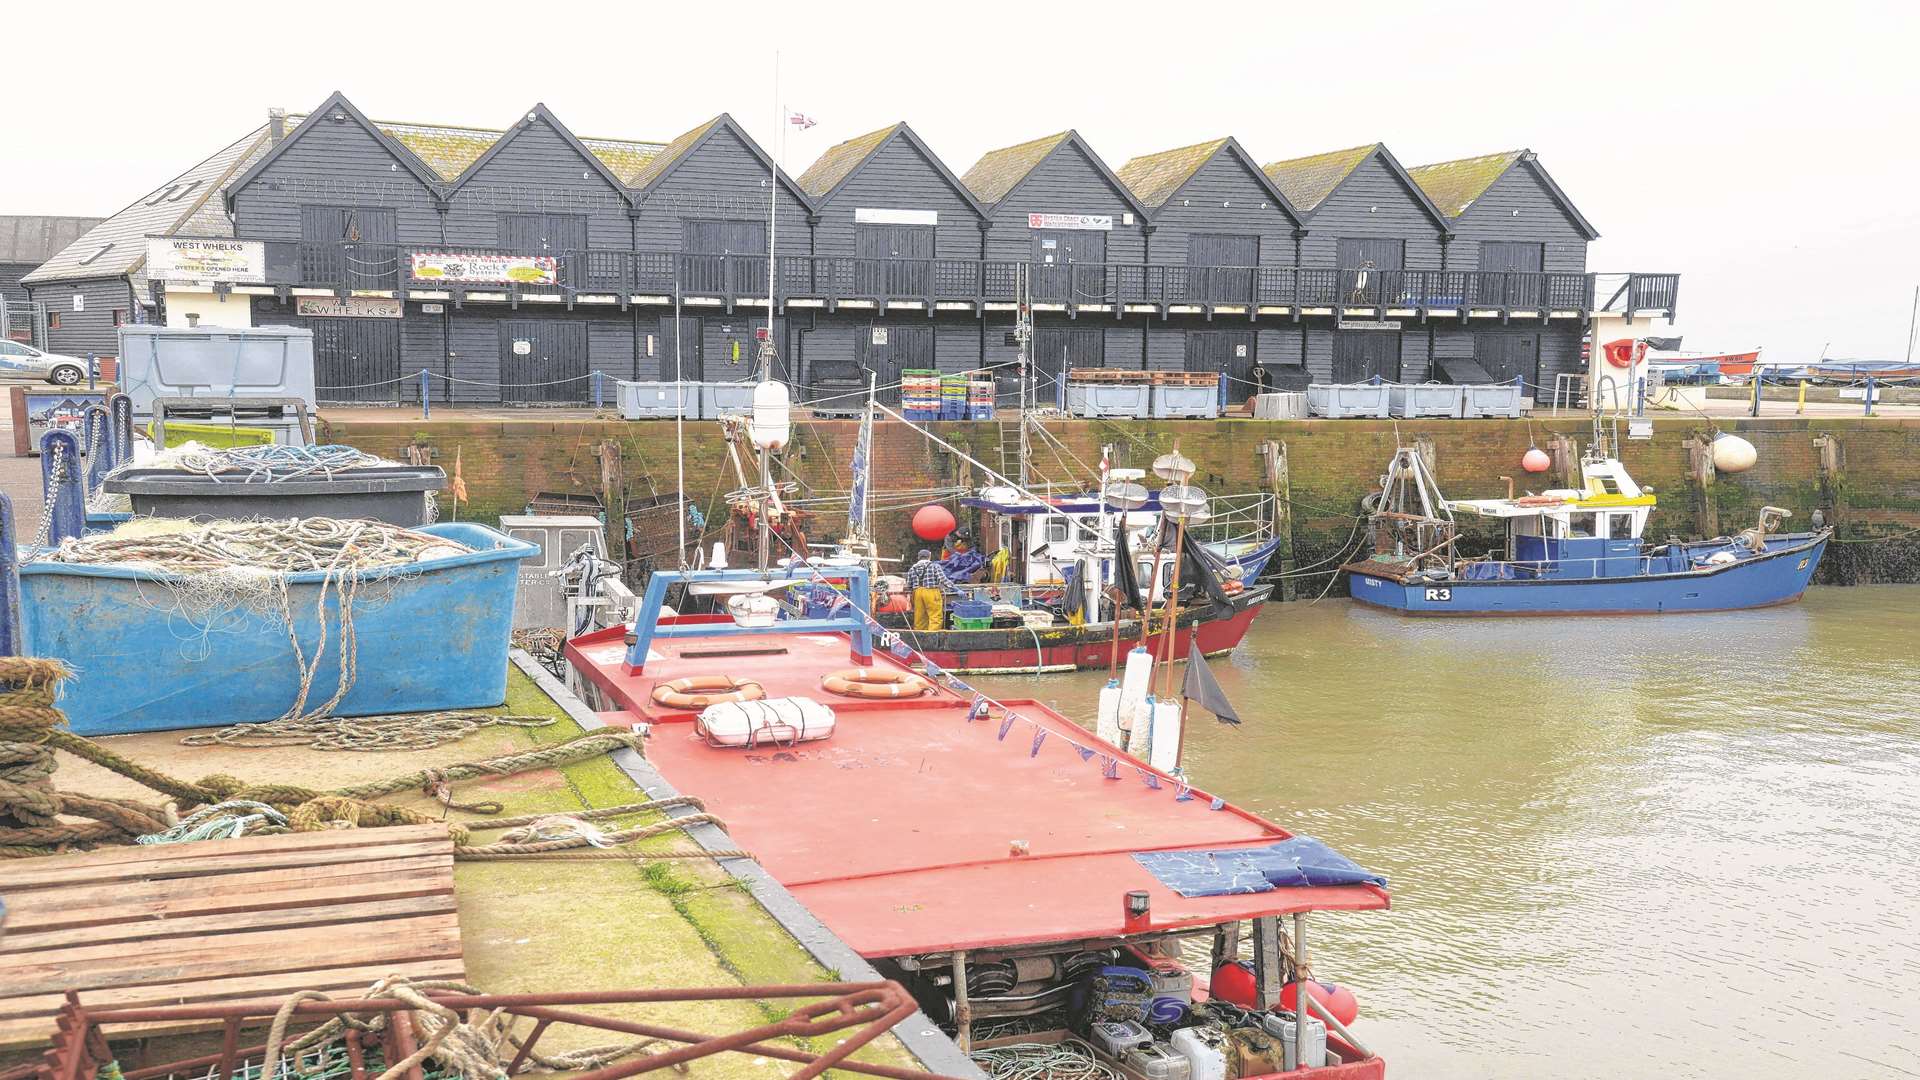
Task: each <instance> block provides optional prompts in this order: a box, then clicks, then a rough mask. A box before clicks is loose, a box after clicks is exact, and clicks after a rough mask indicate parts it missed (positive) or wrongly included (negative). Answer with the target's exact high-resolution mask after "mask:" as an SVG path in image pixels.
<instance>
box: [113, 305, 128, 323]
mask: <svg viewBox="0 0 1920 1080" xmlns="http://www.w3.org/2000/svg"><path fill="white" fill-rule="evenodd" d="M113 325H115V326H125V325H127V309H126V308H114V309H113Z"/></svg>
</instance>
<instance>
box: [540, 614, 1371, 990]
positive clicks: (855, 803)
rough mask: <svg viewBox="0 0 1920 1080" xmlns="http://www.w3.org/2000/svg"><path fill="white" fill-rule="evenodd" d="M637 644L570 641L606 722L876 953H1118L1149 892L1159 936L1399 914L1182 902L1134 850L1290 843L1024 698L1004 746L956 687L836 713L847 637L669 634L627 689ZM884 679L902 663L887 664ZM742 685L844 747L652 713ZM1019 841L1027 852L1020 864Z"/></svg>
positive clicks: (1225, 899)
mask: <svg viewBox="0 0 1920 1080" xmlns="http://www.w3.org/2000/svg"><path fill="white" fill-rule="evenodd" d="M623 638H624V630H623V628H621V627H613V628H611V629H609V630H606V631H601V632H597V633H594V634H589V635H586V636H584V637H580V638H576V639H574V640H573V641H572V642H571V643H570V644H569V645H568V650H567V651H568V655H569V657H570V658H571V659H572V660H573V661H574V663H575V665H576V666H577V667H578V668H579V670H580V671H581V673H582V674H583V675H584V676H586V677H587V678H588V679H589V680H590V681H592V682H593V683H594V684H595V685H596V686H598V687H599V688H600V689H601V690H603V691H605V692H606V694H607V695H608V696H609V697H610V698H612V699H613V700H614V701H615V702H617V703H618V704H619V705H620V707H621V709H622V712H620V713H618V714H612V715H607V716H606V718H607V719H608V720H609V721H610V722H614V723H621V722H625V723H637V722H648V723H651V724H652V725H653V726H652V727H651V729H650V735H649V739H648V742H647V751H646V753H647V759H648V760H649V761H650V762H651V763H652V764H653V765H654V767H655V768H657V769H659V770H660V772H661V774H662V775H663V776H665V777H666V778H667V779H668V780H669V781H670V782H671V783H672V784H673V785H674V786H675V787H677V788H678V789H680V790H681V791H684V792H687V793H690V794H694V795H698V796H699V797H700V798H701V799H702V800H703V801H704V802H705V803H706V806H707V809H708V811H709V812H711V813H714V814H717V815H718V816H719V817H720V818H721V819H722V820H724V821H725V822H726V826H727V830H728V832H729V834H730V835H731V836H732V837H733V839H734V840H735V841H736V842H737V843H738V844H739V845H740V846H741V847H742V848H744V849H746V850H748V851H751V852H753V853H754V855H755V857H756V858H758V859H759V861H760V862H761V864H762V865H763V866H765V867H766V868H767V870H768V872H769V873H771V874H772V875H773V876H774V877H775V878H777V879H779V881H780V882H781V883H782V884H784V885H785V886H786V887H787V888H788V889H789V890H791V891H792V892H793V894H794V895H795V896H796V897H797V898H798V899H799V900H800V902H801V903H803V904H805V905H806V906H807V907H808V908H810V909H812V911H813V912H814V913H815V914H817V915H818V916H819V917H820V919H821V920H822V921H823V922H825V923H826V924H827V925H828V926H829V927H831V928H832V929H833V931H834V932H835V933H836V934H838V935H839V936H840V937H841V938H843V939H844V940H846V942H847V943H848V944H850V945H852V946H853V947H854V948H855V949H856V950H858V951H859V952H861V953H863V954H865V955H867V956H900V955H908V954H920V953H941V952H948V951H952V950H955V949H981V948H996V947H1011V946H1017V945H1031V944H1040V943H1050V942H1056V941H1058V942H1068V941H1077V940H1085V939H1089V938H1108V937H1119V936H1122V935H1123V934H1124V933H1125V929H1124V926H1123V914H1124V913H1123V907H1124V898H1125V894H1126V893H1127V891H1128V890H1132V889H1144V890H1146V892H1147V893H1148V895H1149V897H1150V899H1151V904H1152V915H1151V930H1152V931H1155V932H1160V931H1166V930H1172V929H1183V928H1189V927H1194V928H1197V927H1204V926H1211V925H1216V924H1219V923H1223V922H1229V921H1233V920H1237V919H1249V918H1254V917H1257V916H1263V915H1279V914H1288V913H1292V912H1296V911H1307V910H1329V909H1336V910H1363V909H1374V908H1384V907H1386V906H1387V903H1388V896H1387V892H1386V890H1385V889H1381V888H1376V887H1374V886H1371V885H1343V886H1313V887H1304V888H1276V889H1273V890H1271V891H1268V892H1261V893H1242V894H1234V895H1227V896H1207V897H1183V896H1181V895H1180V894H1179V893H1178V892H1175V891H1174V890H1172V889H1170V888H1168V887H1167V886H1166V885H1163V884H1162V883H1161V882H1160V881H1159V880H1158V879H1157V878H1155V877H1154V876H1153V874H1151V873H1149V872H1148V871H1147V870H1146V868H1144V867H1143V866H1141V864H1140V863H1139V862H1137V861H1136V860H1135V859H1134V857H1133V856H1134V854H1135V853H1136V852H1149V851H1182V850H1188V849H1222V848H1240V847H1264V846H1267V845H1270V844H1273V843H1275V842H1277V841H1280V840H1283V839H1285V838H1287V837H1288V836H1289V835H1291V834H1289V833H1288V832H1287V831H1286V830H1284V829H1282V828H1280V827H1279V826H1278V825H1274V824H1272V823H1270V822H1267V821H1265V820H1263V819H1261V818H1259V817H1257V816H1255V815H1254V814H1252V813H1249V812H1248V811H1245V810H1242V809H1240V808H1238V807H1235V806H1231V805H1223V807H1222V808H1221V809H1219V810H1213V809H1211V808H1210V807H1211V803H1212V796H1211V795H1209V794H1207V793H1204V792H1200V791H1197V790H1196V791H1194V792H1192V796H1193V797H1192V798H1190V799H1185V800H1181V799H1178V798H1176V796H1177V795H1178V794H1179V792H1180V784H1179V782H1178V781H1177V780H1175V779H1173V778H1172V777H1170V776H1168V775H1166V774H1165V773H1159V772H1156V771H1154V770H1152V769H1150V768H1149V767H1148V766H1146V765H1145V764H1143V763H1139V762H1136V761H1134V760H1133V759H1132V758H1129V757H1126V756H1125V755H1124V754H1122V753H1121V752H1120V751H1118V750H1116V749H1114V748H1113V747H1111V746H1109V745H1108V744H1106V743H1103V742H1101V741H1100V740H1099V739H1098V738H1096V737H1095V736H1094V735H1093V734H1092V733H1090V732H1088V731H1086V730H1085V729H1083V728H1081V727H1080V726H1079V725H1077V724H1075V723H1073V722H1072V721H1070V720H1068V719H1066V718H1065V717H1064V716H1062V715H1060V714H1059V713H1057V712H1054V711H1053V710H1052V709H1049V708H1047V707H1046V706H1044V705H1041V704H1038V703H1036V702H1032V701H1018V702H1008V704H1009V705H1011V706H1013V707H1014V709H1015V710H1016V711H1017V713H1018V715H1019V716H1020V717H1021V718H1022V719H1020V720H1017V721H1015V723H1014V724H1013V725H1012V726H1011V728H1009V729H1008V730H1006V731H1005V732H1002V730H1001V721H1000V719H999V718H998V717H997V716H996V717H995V718H992V719H988V720H979V721H973V722H969V721H968V720H967V714H968V706H969V704H970V703H971V702H970V699H969V698H963V697H961V696H960V695H958V694H956V693H953V692H952V691H950V690H947V689H945V688H941V689H940V690H939V691H938V692H936V693H935V694H933V695H930V696H926V697H922V698H916V699H882V700H854V699H848V698H840V697H836V696H835V695H833V694H830V693H828V692H826V691H824V690H822V689H821V687H820V680H821V677H822V676H823V675H825V674H827V673H829V672H832V671H834V670H837V669H841V668H845V667H847V666H849V665H848V640H847V638H846V636H845V635H842V634H836V633H794V634H790V635H789V634H765V635H761V636H758V637H751V638H745V637H743V638H737V639H727V638H711V637H709V638H697V637H695V638H665V639H661V638H656V639H655V640H654V641H653V643H652V646H651V650H650V654H649V656H648V658H647V662H646V667H645V671H644V673H642V674H639V675H628V674H626V673H625V664H624V660H625V648H626V647H625V645H624V643H623ZM729 650H732V651H734V652H737V653H738V654H739V655H737V656H733V657H729V656H727V655H725V654H726V653H727V652H728V651H729ZM749 651H751V653H752V655H748V653H749ZM874 664H875V666H877V667H886V666H892V667H896V668H897V667H901V666H902V665H899V664H896V663H894V662H893V661H892V660H891V658H889V657H887V656H885V655H876V656H875V657H874ZM741 670H751V671H752V672H753V677H754V678H755V679H756V680H757V681H759V682H760V684H761V685H762V686H763V687H764V688H765V690H766V694H767V696H768V697H769V698H778V697H788V696H805V697H811V698H814V699H816V700H819V701H823V702H825V703H827V704H828V705H830V706H831V707H832V708H833V710H834V713H835V717H836V729H835V731H834V733H833V735H832V736H831V737H830V738H827V739H824V740H820V741H818V742H809V743H801V744H799V745H798V746H795V747H783V748H777V749H775V748H769V749H764V750H742V749H716V748H713V747H710V746H708V745H707V744H706V742H705V740H704V739H702V738H700V737H699V736H698V735H696V734H695V733H694V725H693V723H692V720H693V719H694V718H693V715H692V714H691V713H686V712H676V711H672V710H669V709H666V708H665V707H662V706H658V705H655V704H654V703H653V701H652V696H651V695H652V691H653V687H654V686H655V684H657V683H660V682H663V681H666V680H670V679H677V678H683V677H687V676H693V675H712V674H717V673H721V672H726V671H741ZM1074 744H1078V745H1079V746H1080V747H1086V748H1089V749H1090V750H1092V751H1094V755H1093V756H1092V757H1091V758H1083V757H1082V754H1081V752H1080V751H1079V750H1077V749H1076V748H1075V745H1074ZM1103 754H1108V755H1113V756H1115V757H1116V758H1117V760H1118V771H1119V776H1120V778H1119V779H1117V780H1109V779H1106V778H1105V777H1104V776H1103V770H1102V761H1101V758H1100V755H1103ZM1147 776H1151V777H1153V779H1154V782H1155V783H1157V784H1158V785H1159V786H1158V787H1157V788H1155V787H1149V786H1148V785H1147V783H1146V782H1145V779H1144V778H1145V777H1147ZM1016 841H1024V842H1025V843H1026V845H1027V849H1028V851H1029V853H1028V854H1025V855H1015V854H1013V850H1014V847H1015V842H1016Z"/></svg>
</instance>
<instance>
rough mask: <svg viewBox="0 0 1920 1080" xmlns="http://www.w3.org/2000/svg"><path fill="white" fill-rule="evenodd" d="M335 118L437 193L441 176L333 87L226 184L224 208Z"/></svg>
mask: <svg viewBox="0 0 1920 1080" xmlns="http://www.w3.org/2000/svg"><path fill="white" fill-rule="evenodd" d="M335 118H340V119H342V120H345V121H350V122H352V123H355V124H358V125H360V127H361V129H362V130H364V131H365V132H366V133H367V134H368V135H370V136H372V137H373V140H374V141H375V142H377V143H379V144H380V145H381V147H382V148H384V149H385V150H386V151H387V153H388V154H390V155H392V157H393V160H394V161H395V162H397V163H399V165H400V166H401V167H402V168H404V169H406V170H407V171H408V172H410V173H412V174H413V176H414V179H416V180H419V181H420V183H421V184H422V185H423V186H424V187H426V188H427V190H429V191H432V192H434V193H435V194H436V195H437V194H439V193H440V188H441V184H442V178H441V177H440V175H439V174H438V173H436V172H434V171H433V170H432V169H431V168H429V167H428V166H427V164H426V162H424V161H422V160H421V159H420V157H419V156H418V155H416V154H415V153H414V152H413V151H411V150H409V149H407V148H406V147H405V146H404V145H402V144H401V143H400V141H399V140H398V139H396V138H395V137H394V136H392V135H390V134H388V133H387V132H386V131H384V130H382V129H381V127H380V125H378V124H376V123H374V122H373V121H371V120H369V119H367V117H366V114H365V113H363V112H361V111H360V110H359V109H357V108H355V107H354V104H353V102H351V101H348V100H347V97H346V95H345V94H342V93H341V92H340V91H338V90H335V91H334V92H333V93H331V94H328V95H327V100H325V101H323V102H321V103H320V107H319V108H317V109H315V110H313V112H311V113H309V114H308V115H307V117H306V118H305V119H303V120H301V121H300V123H299V125H298V126H297V127H295V128H294V129H293V130H292V131H289V132H287V136H286V138H284V139H281V140H280V141H279V142H278V143H276V144H274V145H273V146H272V147H271V148H270V149H269V150H268V151H267V152H266V153H265V154H264V155H262V156H261V157H260V159H259V160H258V161H255V162H254V163H253V164H252V165H250V166H248V167H247V169H246V171H245V172H243V173H241V174H240V177H239V179H237V180H235V181H234V182H233V183H231V184H229V185H227V189H226V204H227V205H226V209H227V211H228V212H229V213H231V212H232V211H233V197H234V195H235V194H237V193H238V192H239V191H240V190H241V189H242V188H244V187H246V186H247V185H248V184H251V183H253V181H254V180H255V179H256V178H258V177H259V175H260V174H261V173H262V172H263V171H265V170H266V168H267V167H268V166H269V165H272V164H273V163H274V162H275V161H277V160H279V158H280V155H282V154H284V153H286V152H287V148H288V147H290V146H292V145H294V144H295V143H297V142H299V141H300V140H301V139H302V138H304V137H305V136H306V134H307V133H308V132H309V131H312V130H313V129H314V128H315V127H317V126H318V125H320V124H322V123H332V122H333V121H334V119H335Z"/></svg>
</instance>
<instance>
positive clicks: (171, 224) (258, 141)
mask: <svg viewBox="0 0 1920 1080" xmlns="http://www.w3.org/2000/svg"><path fill="white" fill-rule="evenodd" d="M266 145H267V127H266V125H265V124H262V125H261V126H259V127H257V128H255V129H253V130H252V131H250V132H248V133H247V134H246V135H245V136H243V137H242V138H240V139H239V140H238V141H235V142H232V143H229V144H228V145H227V146H225V147H223V148H222V149H221V150H220V151H219V152H218V153H216V154H214V155H213V156H212V157H210V158H207V159H206V160H204V161H202V162H200V163H199V164H197V165H195V166H193V167H192V168H190V169H188V170H187V171H186V172H183V173H181V174H180V175H178V176H176V177H174V178H173V179H171V180H169V181H167V182H166V183H164V184H162V185H160V186H159V187H157V188H155V189H153V190H152V191H150V192H148V193H147V194H145V195H142V196H141V197H140V198H138V199H135V200H134V201H133V202H132V203H131V204H130V205H128V206H127V207H126V208H125V209H123V210H121V211H120V212H119V213H117V214H115V215H113V216H112V217H110V218H108V219H106V220H105V221H103V222H101V223H100V224H98V225H95V226H94V227H93V228H91V229H89V230H87V232H86V233H85V234H84V235H82V236H81V237H80V238H79V239H77V240H75V241H74V242H72V243H71V244H68V245H67V246H66V247H64V248H63V249H61V250H60V251H59V252H58V253H57V254H55V255H54V256H53V257H52V258H50V259H48V260H46V261H45V262H44V263H42V264H41V265H40V267H39V269H37V270H35V271H33V272H32V273H30V274H28V275H26V277H25V278H23V279H22V280H24V281H25V282H26V283H27V284H28V285H40V284H45V283H48V282H53V281H82V280H88V279H93V278H111V277H121V276H123V275H131V274H135V273H137V272H138V271H139V270H140V269H141V268H142V267H144V266H145V265H146V261H147V240H146V238H147V237H149V236H175V235H180V234H183V233H191V234H192V235H214V236H231V235H233V226H232V224H231V223H230V222H227V221H226V219H225V215H224V214H219V213H218V207H219V200H217V199H215V198H214V195H215V194H216V193H218V192H219V191H220V189H221V187H222V185H224V184H225V183H226V182H227V181H228V180H229V179H231V178H232V177H233V175H234V174H235V173H236V172H238V171H239V170H240V169H241V167H242V166H244V165H245V164H246V162H248V161H250V160H253V159H255V158H257V157H259V156H261V154H262V152H263V151H264V149H265V147H266ZM209 206H211V207H213V208H214V212H213V214H212V216H214V217H216V218H218V219H219V220H220V222H221V223H222V225H223V227H222V228H221V229H220V230H219V231H217V232H205V231H201V229H200V225H201V224H202V221H203V219H204V218H205V217H206V216H207V214H206V213H205V211H206V208H208V207H209Z"/></svg>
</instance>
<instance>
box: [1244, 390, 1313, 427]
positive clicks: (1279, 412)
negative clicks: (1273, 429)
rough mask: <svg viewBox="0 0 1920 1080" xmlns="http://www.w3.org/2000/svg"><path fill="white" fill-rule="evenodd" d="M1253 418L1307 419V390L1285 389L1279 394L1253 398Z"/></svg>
mask: <svg viewBox="0 0 1920 1080" xmlns="http://www.w3.org/2000/svg"><path fill="white" fill-rule="evenodd" d="M1253 418H1254V419H1255V420H1305V419H1306V418H1307V395H1306V392H1305V391H1302V390H1283V391H1281V392H1279V393H1277V394H1261V395H1259V396H1257V397H1255V398H1254V399H1253Z"/></svg>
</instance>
